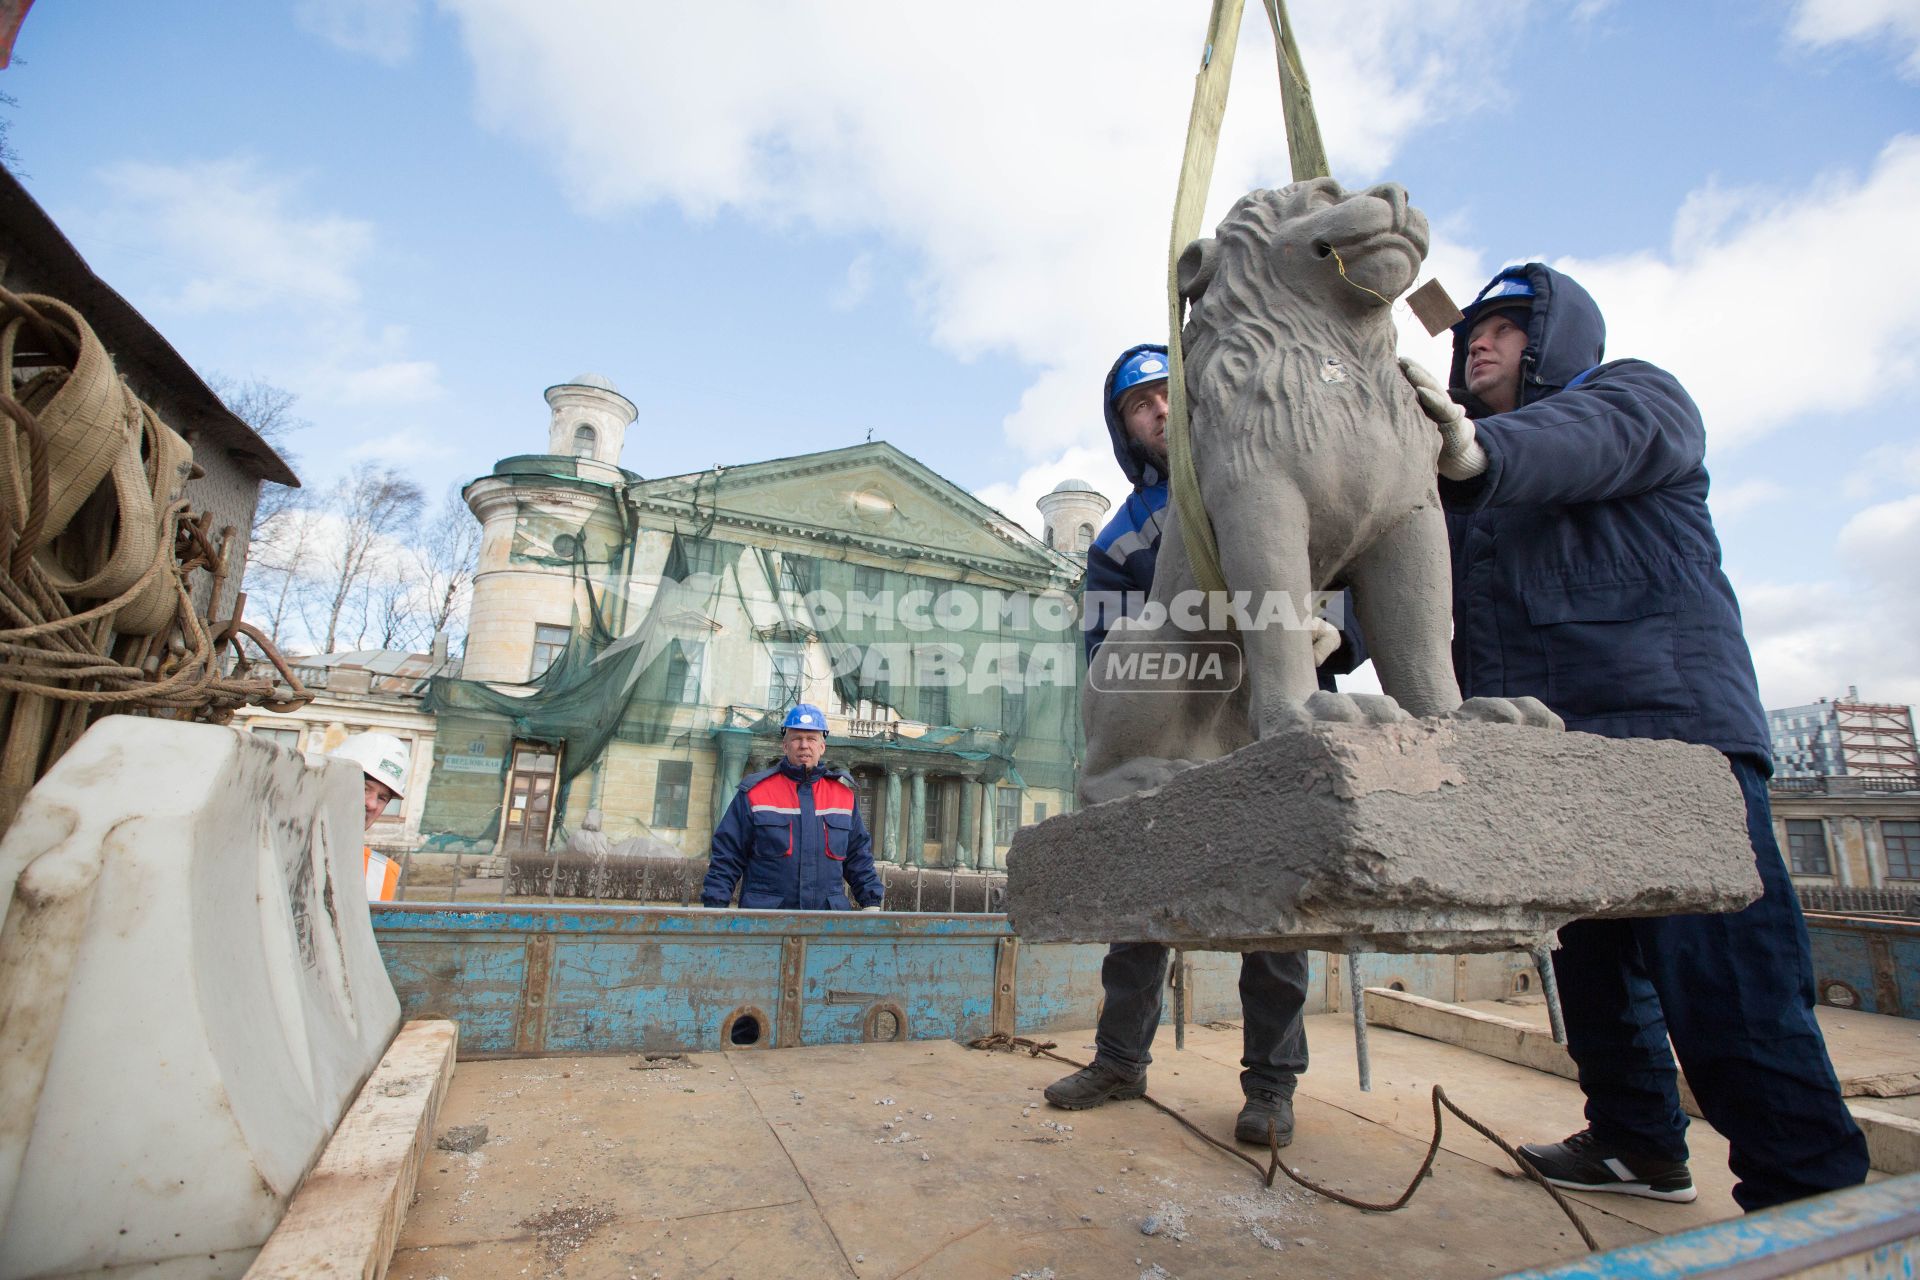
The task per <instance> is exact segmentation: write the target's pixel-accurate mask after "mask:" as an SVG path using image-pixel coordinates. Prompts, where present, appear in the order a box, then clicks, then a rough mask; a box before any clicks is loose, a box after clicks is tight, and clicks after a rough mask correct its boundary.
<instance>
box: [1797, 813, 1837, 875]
mask: <svg viewBox="0 0 1920 1280" xmlns="http://www.w3.org/2000/svg"><path fill="white" fill-rule="evenodd" d="M1787 866H1788V867H1790V868H1792V870H1793V874H1795V875H1797V876H1826V875H1832V874H1833V864H1832V863H1831V862H1829V861H1828V859H1827V824H1826V823H1824V822H1822V821H1820V820H1819V819H1818V818H1812V819H1809V818H1788V819H1787Z"/></svg>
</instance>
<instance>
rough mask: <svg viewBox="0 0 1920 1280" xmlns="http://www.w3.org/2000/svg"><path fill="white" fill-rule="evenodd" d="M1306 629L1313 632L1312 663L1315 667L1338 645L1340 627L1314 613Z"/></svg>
mask: <svg viewBox="0 0 1920 1280" xmlns="http://www.w3.org/2000/svg"><path fill="white" fill-rule="evenodd" d="M1307 629H1308V630H1309V631H1311V632H1313V665H1314V666H1316V667H1317V666H1319V665H1320V664H1321V663H1323V662H1325V661H1326V660H1327V659H1328V658H1331V657H1332V656H1333V651H1334V650H1335V649H1338V648H1339V647H1340V628H1338V627H1336V626H1334V625H1333V624H1332V623H1331V622H1328V621H1327V620H1326V619H1325V618H1322V617H1319V616H1317V615H1316V616H1315V617H1314V619H1313V620H1312V621H1311V622H1310V623H1309V624H1308V626H1307Z"/></svg>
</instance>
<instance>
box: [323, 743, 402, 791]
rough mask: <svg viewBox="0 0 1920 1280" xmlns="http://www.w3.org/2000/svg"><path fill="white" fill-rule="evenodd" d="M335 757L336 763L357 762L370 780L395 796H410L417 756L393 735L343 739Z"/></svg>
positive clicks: (335, 751) (334, 751)
mask: <svg viewBox="0 0 1920 1280" xmlns="http://www.w3.org/2000/svg"><path fill="white" fill-rule="evenodd" d="M332 754H333V755H334V757H335V758H336V759H340V760H351V761H353V762H354V763H355V764H357V765H359V766H360V768H361V770H362V771H363V772H364V773H365V774H366V775H367V776H368V777H369V778H372V779H373V780H374V781H375V782H380V783H384V784H386V785H387V786H389V787H391V788H393V794H395V795H397V796H404V795H406V794H407V775H408V774H409V773H411V772H412V768H411V766H412V762H413V752H412V751H411V750H409V749H408V747H407V744H406V743H404V742H402V741H400V739H398V738H396V737H394V736H393V735H392V734H390V733H356V734H354V735H352V736H351V737H348V738H345V739H343V740H342V741H341V743H340V745H339V746H337V747H335V748H334V749H333V753H332Z"/></svg>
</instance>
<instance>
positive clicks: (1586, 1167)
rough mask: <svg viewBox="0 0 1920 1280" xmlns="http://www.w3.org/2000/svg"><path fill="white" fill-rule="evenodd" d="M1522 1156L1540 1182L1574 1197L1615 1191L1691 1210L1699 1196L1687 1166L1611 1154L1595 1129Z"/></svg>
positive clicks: (1529, 1146) (1527, 1149)
mask: <svg viewBox="0 0 1920 1280" xmlns="http://www.w3.org/2000/svg"><path fill="white" fill-rule="evenodd" d="M1520 1155H1521V1157H1522V1158H1523V1159H1525V1160H1526V1162H1527V1163H1528V1164H1530V1165H1532V1166H1533V1167H1534V1168H1535V1169H1537V1170H1539V1172H1540V1176H1541V1177H1543V1178H1545V1179H1546V1180H1547V1181H1548V1182H1551V1183H1552V1184H1553V1185H1554V1186H1556V1187H1565V1188H1566V1189H1567V1190H1569V1191H1613V1192H1618V1193H1619V1194H1621V1195H1627V1196H1642V1197H1645V1198H1646V1199H1648V1200H1677V1201H1679V1202H1680V1203H1681V1204H1691V1203H1692V1202H1693V1198H1694V1195H1695V1192H1694V1189H1693V1175H1692V1174H1691V1173H1688V1172H1687V1162H1686V1161H1685V1160H1656V1159H1653V1158H1651V1157H1649V1156H1630V1155H1627V1154H1625V1153H1624V1152H1620V1151H1613V1150H1609V1149H1608V1148H1607V1147H1606V1145H1605V1144H1603V1143H1602V1142H1601V1141H1600V1139H1598V1138H1596V1137H1594V1136H1593V1130H1591V1129H1582V1130H1581V1131H1580V1132H1579V1133H1576V1134H1574V1135H1573V1136H1572V1137H1571V1138H1568V1139H1567V1140H1566V1141H1565V1142H1545V1143H1533V1142H1529V1143H1526V1144H1524V1145H1523V1146H1522V1147H1521V1148H1520Z"/></svg>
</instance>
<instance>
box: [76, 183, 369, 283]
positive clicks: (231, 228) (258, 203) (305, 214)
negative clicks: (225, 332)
mask: <svg viewBox="0 0 1920 1280" xmlns="http://www.w3.org/2000/svg"><path fill="white" fill-rule="evenodd" d="M101 179H102V181H103V182H104V183H105V185H106V187H107V191H108V193H109V196H110V201H109V203H108V205H107V207H106V208H105V209H103V210H101V211H100V212H99V214H98V216H97V219H96V221H97V223H98V225H99V226H100V227H101V229H102V230H103V231H104V232H106V233H107V234H108V235H111V236H112V237H113V238H115V239H116V240H121V241H131V242H133V243H137V244H139V245H141V247H142V248H144V249H148V250H150V251H151V252H152V253H153V254H154V255H156V257H157V258H158V260H159V261H162V262H164V263H165V264H167V268H168V269H169V273H170V275H171V278H170V279H168V280H167V281H166V282H165V287H166V288H167V289H168V290H169V292H170V295H171V296H170V298H169V302H170V304H171V305H173V306H175V307H178V308H180V309H182V310H185V311H193V312H206V311H257V310H261V309H265V308H269V307H280V306H297V307H311V306H321V307H332V306H341V305H345V304H351V303H353V302H356V301H358V299H359V296H360V288H359V284H358V282H357V281H356V280H355V278H354V269H355V268H356V267H357V266H358V265H359V264H360V263H361V261H362V260H363V259H364V258H365V257H366V255H367V251H368V249H369V248H370V247H371V245H372V242H373V228H372V226H371V225H370V224H368V223H366V222H362V221H359V220H357V219H353V218H345V217H340V216H337V215H333V214H324V213H313V212H310V208H311V206H310V204H309V201H308V198H307V196H306V195H305V193H304V192H303V191H302V189H301V187H302V184H301V183H299V182H298V181H296V180H294V179H291V178H288V177H285V176H282V175H273V174H268V173H265V172H263V171H262V169H261V168H260V166H259V165H258V164H256V163H255V162H253V161H251V160H246V159H227V160H211V161H202V162H194V163H187V164H179V165H162V164H149V163H138V162H130V163H126V164H118V165H114V166H112V167H111V168H109V169H107V170H106V171H105V172H103V173H102V174H101Z"/></svg>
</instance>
